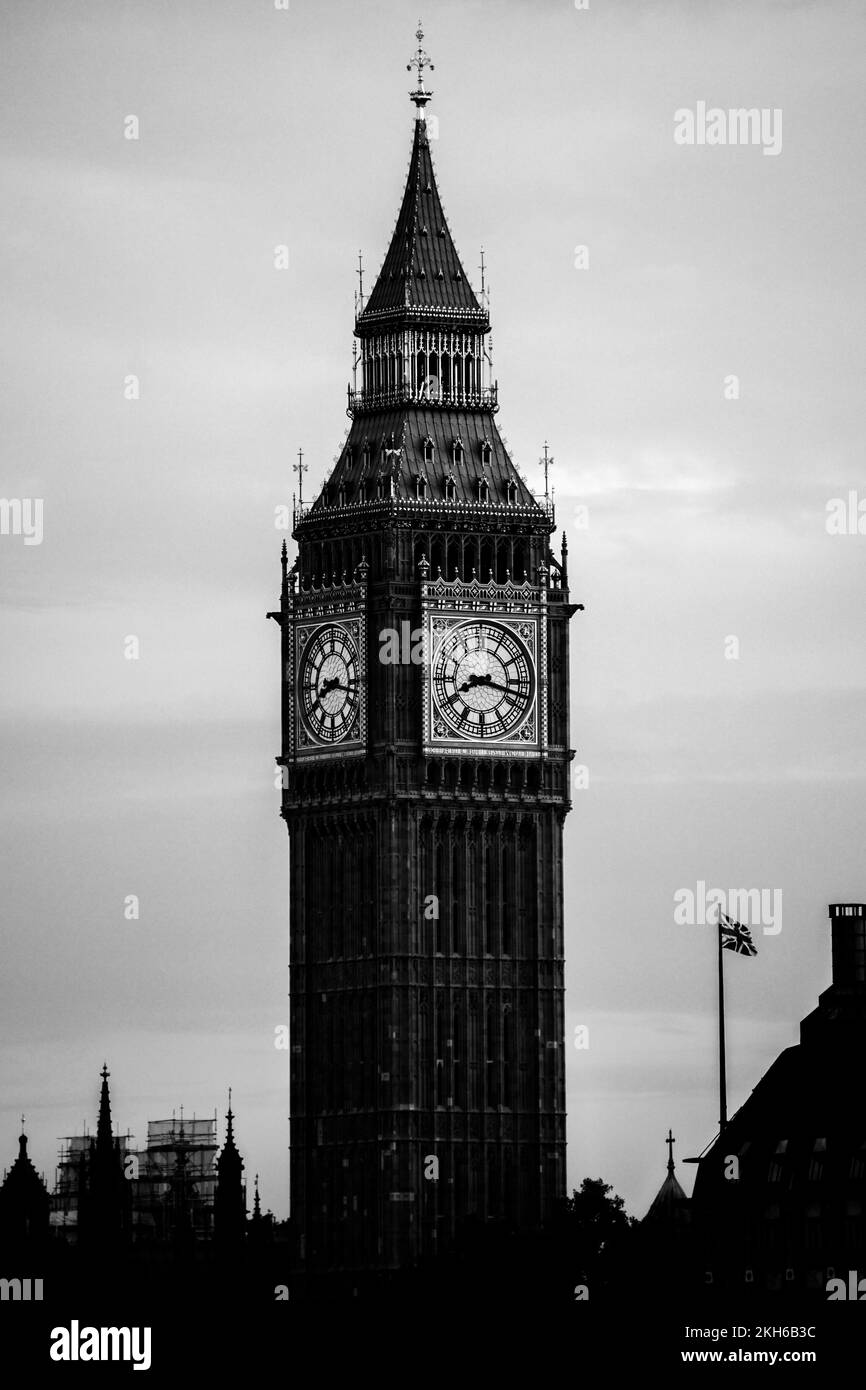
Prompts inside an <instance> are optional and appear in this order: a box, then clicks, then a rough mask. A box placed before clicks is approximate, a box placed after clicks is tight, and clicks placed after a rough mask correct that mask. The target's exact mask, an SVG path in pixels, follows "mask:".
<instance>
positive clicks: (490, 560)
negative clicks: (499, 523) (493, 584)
mask: <svg viewBox="0 0 866 1390" xmlns="http://www.w3.org/2000/svg"><path fill="white" fill-rule="evenodd" d="M494 561H495V556H494V553H493V544H492V542H491V541H489V540H485V541H482V544H481V573H480V574H479V576H478V578H479V579H480V580H481V582H482V584H486V583H487V581H488V579H489V578H490V575H491V572H492V570H493V565H494Z"/></svg>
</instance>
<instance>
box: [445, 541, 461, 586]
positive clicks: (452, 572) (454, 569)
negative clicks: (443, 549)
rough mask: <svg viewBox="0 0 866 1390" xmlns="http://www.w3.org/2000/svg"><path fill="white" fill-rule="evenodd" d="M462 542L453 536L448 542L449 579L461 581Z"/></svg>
mask: <svg viewBox="0 0 866 1390" xmlns="http://www.w3.org/2000/svg"><path fill="white" fill-rule="evenodd" d="M460 568H461V566H460V542H459V540H458V539H457V537H456V536H452V537H451V538H450V540H449V541H448V572H447V574H446V578H447V579H460V578H461V577H462V576H461V573H460Z"/></svg>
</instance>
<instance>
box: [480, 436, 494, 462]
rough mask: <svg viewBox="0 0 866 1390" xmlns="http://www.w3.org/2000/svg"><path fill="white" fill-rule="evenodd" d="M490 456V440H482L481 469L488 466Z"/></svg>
mask: <svg viewBox="0 0 866 1390" xmlns="http://www.w3.org/2000/svg"><path fill="white" fill-rule="evenodd" d="M491 454H492V450H491V447H490V440H489V439H482V441H481V463H482V466H483V467H485V468H486V467H487V465H488V464H489V462H490V458H491Z"/></svg>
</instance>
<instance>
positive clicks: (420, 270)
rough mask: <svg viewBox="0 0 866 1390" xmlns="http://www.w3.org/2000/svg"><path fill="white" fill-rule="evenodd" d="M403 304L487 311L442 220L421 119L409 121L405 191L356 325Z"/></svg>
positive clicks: (475, 314)
mask: <svg viewBox="0 0 866 1390" xmlns="http://www.w3.org/2000/svg"><path fill="white" fill-rule="evenodd" d="M406 310H410V311H415V312H416V313H417V312H418V311H426V312H427V313H429V314H430V315H431V316H432V317H434V318H435V317H436V315H437V314H438V313H444V314H445V315H447V317H448V319H449V321H453V320H454V319H455V318H459V319H462V318H466V317H469V318H472V319H474V320H478V321H480V322H484V323H486V321H487V314H486V312H485V311H484V310H483V309H482V308H481V305H480V304H479V303H478V300H477V299H476V297H475V294H474V291H473V289H472V286H471V285H470V284H469V281H468V279H467V277H466V272H465V271H464V269H463V265H462V262H461V260H460V257H459V255H458V253H457V248H456V246H455V245H454V238H453V237H452V235H451V232H450V230H449V227H448V223H447V221H446V220H445V213H444V211H443V208H442V201H441V199H440V197H439V190H438V188H437V187H436V176H435V173H434V171H433V160H432V158H431V154H430V139H429V135H428V130H427V122H426V120H424V118H423V116H419V118H418V119H417V120H416V122H415V136H414V139H413V142H412V157H411V159H410V161H409V175H408V178H407V179H406V191H405V192H404V194H403V202H402V205H401V207H400V212H399V215H398V217H397V225H396V227H395V228H394V234H393V236H392V237H391V245H390V246H389V247H388V251H387V254H386V256H385V260H384V263H383V265H382V269H381V270H380V272H379V278H378V280H377V281H376V283H375V285H374V286H373V289H372V291H371V293H370V296H369V298H368V299H367V303H366V305H365V306H364V309H363V312H362V313H361V314H360V315H359V316H358V325H357V326H358V329H359V331H361V332H363V328H364V326H365V325H367V324H372V322H374V321H378V320H379V319H381V318H383V317H386V316H389V315H394V314H401V313H404V312H405V311H406Z"/></svg>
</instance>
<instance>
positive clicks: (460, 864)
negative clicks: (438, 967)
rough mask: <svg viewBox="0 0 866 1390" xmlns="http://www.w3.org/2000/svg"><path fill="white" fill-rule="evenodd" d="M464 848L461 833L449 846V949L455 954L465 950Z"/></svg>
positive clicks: (460, 953)
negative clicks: (450, 938)
mask: <svg viewBox="0 0 866 1390" xmlns="http://www.w3.org/2000/svg"><path fill="white" fill-rule="evenodd" d="M465 865H466V859H465V848H464V840H463V836H462V834H458V835H457V837H456V839H455V841H454V843H453V844H452V846H451V935H452V941H451V949H452V951H453V952H454V953H455V955H462V954H463V952H464V951H465V950H466V924H465V909H466V876H465Z"/></svg>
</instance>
